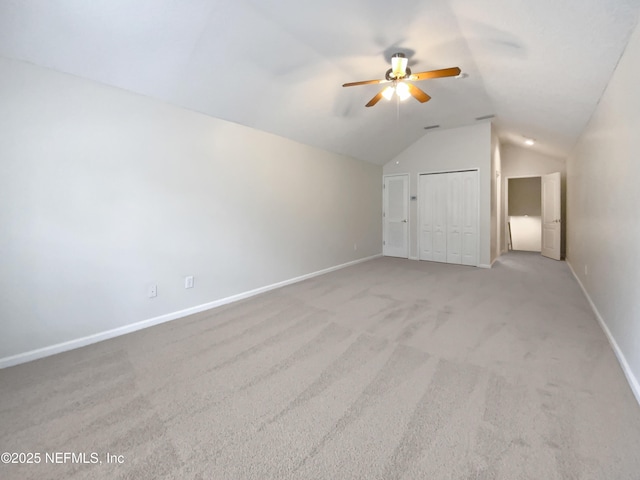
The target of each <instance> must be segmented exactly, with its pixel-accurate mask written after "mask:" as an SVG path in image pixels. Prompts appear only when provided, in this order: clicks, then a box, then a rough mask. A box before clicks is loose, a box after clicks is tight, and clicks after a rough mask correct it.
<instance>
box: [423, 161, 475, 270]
mask: <svg viewBox="0 0 640 480" xmlns="http://www.w3.org/2000/svg"><path fill="white" fill-rule="evenodd" d="M418 192H419V193H418V196H419V200H420V204H419V205H420V206H419V210H420V212H419V215H420V224H419V227H418V228H419V235H420V253H419V258H420V260H431V261H435V262H446V263H457V264H463V265H474V266H477V265H478V215H479V210H478V205H479V203H478V172H477V171H476V170H473V171H469V172H450V173H437V174H425V175H420V177H419V190H418Z"/></svg>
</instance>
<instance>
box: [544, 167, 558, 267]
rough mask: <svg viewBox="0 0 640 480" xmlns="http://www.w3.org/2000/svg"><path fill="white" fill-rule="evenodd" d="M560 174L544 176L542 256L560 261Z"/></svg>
mask: <svg viewBox="0 0 640 480" xmlns="http://www.w3.org/2000/svg"><path fill="white" fill-rule="evenodd" d="M560 216H561V214H560V172H555V173H550V174H549V175H543V176H542V255H544V256H545V257H549V258H553V259H555V260H560V231H561V229H560V226H561V224H562V223H561V222H562V219H561V218H560Z"/></svg>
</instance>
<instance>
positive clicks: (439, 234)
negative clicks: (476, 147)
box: [431, 174, 448, 262]
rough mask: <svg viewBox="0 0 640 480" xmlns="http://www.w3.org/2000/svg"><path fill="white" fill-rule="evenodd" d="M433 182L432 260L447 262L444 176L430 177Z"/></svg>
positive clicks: (445, 180) (445, 179) (446, 180)
mask: <svg viewBox="0 0 640 480" xmlns="http://www.w3.org/2000/svg"><path fill="white" fill-rule="evenodd" d="M431 176H432V177H433V182H434V198H433V260H435V261H436V262H446V261H447V190H448V179H447V175H446V174H442V175H431Z"/></svg>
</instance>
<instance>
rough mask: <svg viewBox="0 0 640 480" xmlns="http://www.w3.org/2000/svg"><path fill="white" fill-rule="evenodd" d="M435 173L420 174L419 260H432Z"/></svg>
mask: <svg viewBox="0 0 640 480" xmlns="http://www.w3.org/2000/svg"><path fill="white" fill-rule="evenodd" d="M434 177H435V175H420V189H419V190H418V191H419V194H418V198H419V199H420V205H419V208H420V254H419V258H420V260H433V231H434V226H433V211H434V202H435V197H436V188H435V179H434Z"/></svg>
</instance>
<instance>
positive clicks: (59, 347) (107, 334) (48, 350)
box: [0, 254, 382, 369]
mask: <svg viewBox="0 0 640 480" xmlns="http://www.w3.org/2000/svg"><path fill="white" fill-rule="evenodd" d="M381 256H382V254H378V255H372V256H370V257H365V258H360V259H358V260H353V261H351V262H347V263H343V264H341V265H336V266H334V267H329V268H325V269H324V270H318V271H317V272H312V273H307V274H306V275H301V276H299V277H295V278H290V279H289V280H284V281H282V282H277V283H273V284H271V285H267V286H264V287H260V288H256V289H254V290H249V291H247V292H242V293H238V294H236V295H232V296H230V297H226V298H221V299H219V300H214V301H213V302H209V303H204V304H202V305H197V306H195V307H190V308H186V309H184V310H179V311H177V312H172V313H167V314H165V315H160V316H159V317H154V318H149V319H147V320H142V321H140V322H136V323H131V324H129V325H124V326H122V327H118V328H114V329H111V330H107V331H104V332H100V333H95V334H93V335H88V336H86V337H82V338H76V339H74V340H69V341H67V342H62V343H57V344H55V345H49V346H48V347H43V348H38V349H36V350H30V351H28V352H24V353H18V354H17V355H11V356H9V357H4V358H0V369H3V368H7V367H12V366H14V365H19V364H21V363H26V362H31V361H33V360H37V359H39V358H44V357H48V356H51V355H55V354H57V353H62V352H66V351H68V350H73V349H76V348H80V347H85V346H87V345H91V344H92V343H97V342H102V341H103V340H108V339H110V338H114V337H119V336H120V335H126V334H127V333H131V332H135V331H138V330H142V329H143V328H148V327H153V326H154V325H159V324H161V323H165V322H169V321H171V320H176V319H178V318H183V317H186V316H188V315H193V314H194V313H200V312H204V311H205V310H210V309H212V308H216V307H220V306H222V305H226V304H228V303H232V302H237V301H238V300H243V299H245V298H249V297H253V296H254V295H259V294H261V293H265V292H268V291H270V290H275V289H276V288H281V287H285V286H287V285H291V284H292V283H297V282H301V281H303V280H307V279H309V278H313V277H317V276H319V275H324V274H325V273H329V272H333V271H335V270H339V269H342V268H345V267H350V266H352V265H356V264H358V263H363V262H366V261H369V260H373V259H374V258H378V257H381Z"/></svg>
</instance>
